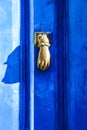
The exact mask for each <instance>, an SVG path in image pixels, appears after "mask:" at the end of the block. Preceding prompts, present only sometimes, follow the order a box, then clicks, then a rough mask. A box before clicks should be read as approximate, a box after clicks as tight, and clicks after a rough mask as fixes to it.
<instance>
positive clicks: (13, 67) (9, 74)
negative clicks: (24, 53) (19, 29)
mask: <svg viewBox="0 0 87 130" xmlns="http://www.w3.org/2000/svg"><path fill="white" fill-rule="evenodd" d="M19 58H20V46H18V47H16V49H15V50H14V51H13V52H12V53H11V54H10V55H9V56H8V58H7V61H6V62H5V63H4V65H7V68H6V72H5V75H4V77H3V79H2V82H4V83H5V84H13V83H18V82H19V81H20V75H19V66H20V63H19V61H20V59H19Z"/></svg>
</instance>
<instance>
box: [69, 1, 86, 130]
mask: <svg viewBox="0 0 87 130" xmlns="http://www.w3.org/2000/svg"><path fill="white" fill-rule="evenodd" d="M69 1H70V2H69V22H70V23H69V39H70V42H69V49H70V53H69V62H70V68H69V69H70V75H69V77H68V79H69V82H68V83H69V86H68V99H69V100H68V101H69V102H68V107H67V108H68V127H69V130H73V129H74V130H86V129H87V48H86V47H87V11H86V9H87V1H82V0H80V1H79V0H75V1H73V0H69Z"/></svg>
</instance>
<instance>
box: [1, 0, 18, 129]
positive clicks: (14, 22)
mask: <svg viewBox="0 0 87 130" xmlns="http://www.w3.org/2000/svg"><path fill="white" fill-rule="evenodd" d="M19 44H20V2H19V0H15V1H14V0H8V1H6V0H1V1H0V130H7V129H8V130H19V68H18V67H19V47H18V46H19ZM16 47H17V48H16ZM15 48H16V49H15Z"/></svg>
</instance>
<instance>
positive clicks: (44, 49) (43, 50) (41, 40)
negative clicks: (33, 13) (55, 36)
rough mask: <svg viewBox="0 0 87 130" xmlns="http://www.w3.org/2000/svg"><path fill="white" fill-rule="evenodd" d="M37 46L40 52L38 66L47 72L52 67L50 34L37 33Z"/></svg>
mask: <svg viewBox="0 0 87 130" xmlns="http://www.w3.org/2000/svg"><path fill="white" fill-rule="evenodd" d="M35 45H37V46H38V47H39V48H40V50H39V54H38V60H37V66H38V68H39V69H41V70H43V71H44V70H46V69H47V68H48V67H49V66H50V51H49V47H50V42H49V38H48V34H46V33H36V34H35Z"/></svg>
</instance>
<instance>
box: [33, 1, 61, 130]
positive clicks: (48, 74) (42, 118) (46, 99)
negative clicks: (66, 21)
mask: <svg viewBox="0 0 87 130" xmlns="http://www.w3.org/2000/svg"><path fill="white" fill-rule="evenodd" d="M56 4H57V2H56V1H55V0H52V1H49V0H44V1H43V0H40V1H39V0H34V32H50V43H51V47H50V53H51V65H50V67H49V68H48V69H47V70H45V71H41V70H40V69H38V67H37V58H38V52H39V48H38V47H37V46H35V47H34V102H35V104H34V125H35V130H44V129H45V130H57V129H58V127H59V124H58V97H57V96H58V80H59V79H58V78H60V77H61V76H62V74H61V76H60V75H59V76H58V53H57V51H58V50H57V49H58V46H60V51H59V52H60V57H61V48H62V47H61V45H59V43H57V41H58V39H57V32H56V28H57V13H56V11H57V5H56ZM61 5H62V4H61V3H60V9H61V7H62V6H61ZM60 15H61V10H60ZM60 23H61V25H62V18H61V17H59V24H60ZM61 32H62V31H61ZM61 34H62V33H60V38H59V40H60V41H61V42H62V40H61V38H62V35H61ZM61 59H62V58H61ZM59 64H60V66H61V67H60V71H62V64H61V60H60V61H59ZM61 81H62V80H61ZM61 81H60V82H61ZM61 86H62V84H61ZM61 86H60V87H61ZM61 92H62V88H61V91H60V93H61ZM60 96H61V101H60V98H59V101H60V106H61V112H62V105H61V104H62V103H61V102H62V95H61V94H60ZM59 118H61V119H62V116H61V115H60V117H59ZM61 130H62V129H61Z"/></svg>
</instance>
